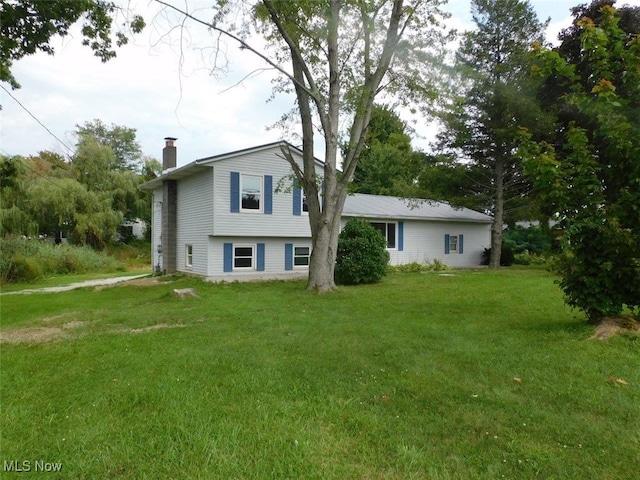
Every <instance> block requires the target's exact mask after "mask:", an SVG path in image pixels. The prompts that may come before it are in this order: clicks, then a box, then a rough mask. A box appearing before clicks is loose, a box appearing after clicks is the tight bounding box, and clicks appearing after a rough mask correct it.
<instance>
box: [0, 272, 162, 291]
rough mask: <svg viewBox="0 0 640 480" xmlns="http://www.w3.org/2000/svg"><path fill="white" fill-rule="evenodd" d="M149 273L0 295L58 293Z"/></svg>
mask: <svg viewBox="0 0 640 480" xmlns="http://www.w3.org/2000/svg"><path fill="white" fill-rule="evenodd" d="M149 275H150V274H149V273H143V274H141V275H130V276H128V277H114V278H101V279H97V280H86V281H84V282H77V283H71V284H69V285H64V286H61V287H44V288H28V289H26V290H18V291H15V292H2V293H1V294H0V295H29V294H32V293H59V292H68V291H69V290H75V289H76V288H84V287H98V286H101V285H115V284H116V283H120V282H126V281H127V280H136V279H138V278H143V277H148V276H149Z"/></svg>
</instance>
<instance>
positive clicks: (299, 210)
mask: <svg viewBox="0 0 640 480" xmlns="http://www.w3.org/2000/svg"><path fill="white" fill-rule="evenodd" d="M303 213H309V205H308V204H307V196H306V195H305V193H304V190H302V188H300V187H293V214H294V215H302V214H303Z"/></svg>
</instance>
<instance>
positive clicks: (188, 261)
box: [184, 243, 193, 268]
mask: <svg viewBox="0 0 640 480" xmlns="http://www.w3.org/2000/svg"><path fill="white" fill-rule="evenodd" d="M189 249H191V253H189ZM184 266H185V268H193V244H192V243H187V244H186V245H185V246H184Z"/></svg>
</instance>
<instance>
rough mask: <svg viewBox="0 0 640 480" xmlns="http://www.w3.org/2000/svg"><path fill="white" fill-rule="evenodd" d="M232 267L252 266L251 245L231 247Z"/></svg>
mask: <svg viewBox="0 0 640 480" xmlns="http://www.w3.org/2000/svg"><path fill="white" fill-rule="evenodd" d="M233 268H253V247H234V248H233Z"/></svg>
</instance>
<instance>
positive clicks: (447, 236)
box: [444, 234, 449, 255]
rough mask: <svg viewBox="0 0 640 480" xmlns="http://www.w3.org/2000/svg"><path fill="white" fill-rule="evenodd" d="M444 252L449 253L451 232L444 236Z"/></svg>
mask: <svg viewBox="0 0 640 480" xmlns="http://www.w3.org/2000/svg"><path fill="white" fill-rule="evenodd" d="M444 253H445V255H446V254H448V253H449V234H446V235H445V236H444Z"/></svg>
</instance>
